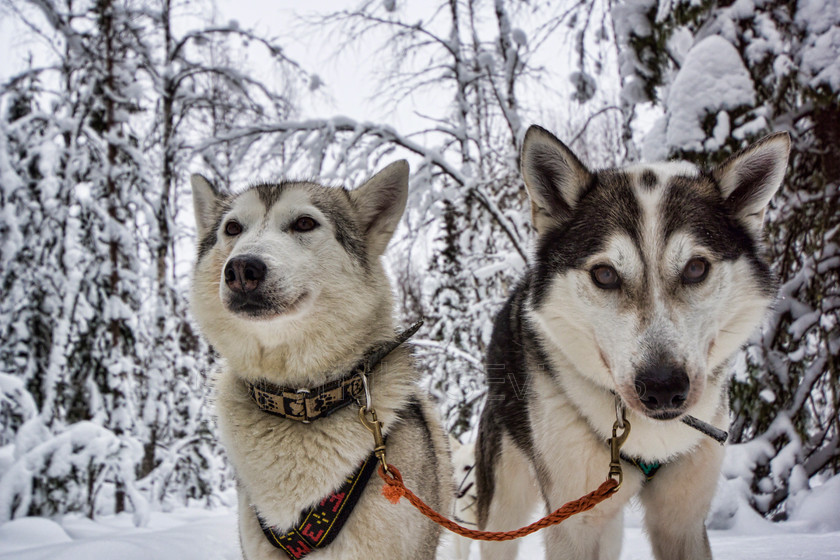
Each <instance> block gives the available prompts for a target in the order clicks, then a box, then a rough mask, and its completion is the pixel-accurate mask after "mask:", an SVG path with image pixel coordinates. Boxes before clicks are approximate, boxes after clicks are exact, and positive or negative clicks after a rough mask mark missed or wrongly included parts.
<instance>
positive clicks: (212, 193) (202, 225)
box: [190, 173, 225, 240]
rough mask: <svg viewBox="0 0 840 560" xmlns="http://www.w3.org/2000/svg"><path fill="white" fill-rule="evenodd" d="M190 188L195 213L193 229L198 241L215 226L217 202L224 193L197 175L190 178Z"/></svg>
mask: <svg viewBox="0 0 840 560" xmlns="http://www.w3.org/2000/svg"><path fill="white" fill-rule="evenodd" d="M190 185H191V186H192V195H193V210H194V212H195V229H196V233H197V234H198V236H197V238H198V239H199V240H201V239H204V237H205V236H206V235H207V234H208V233H210V230H211V229H212V228H213V226H215V225H216V217H217V215H218V213H219V212H218V205H219V202H220V201H221V200H222V199H223V198H224V196H225V195H224V193H222V191H220V190H219V189H217V188H216V187H215V186H213V183H211V182H210V181H209V180H207V179H206V178H204V177H203V176H201V175H199V174H198V173H196V174H194V175H191V176H190Z"/></svg>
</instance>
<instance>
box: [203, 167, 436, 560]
mask: <svg viewBox="0 0 840 560" xmlns="http://www.w3.org/2000/svg"><path fill="white" fill-rule="evenodd" d="M191 182H192V187H193V201H194V206H195V216H196V222H197V230H198V232H197V233H198V243H197V245H198V259H197V262H196V265H195V270H194V277H193V286H192V294H191V309H192V312H193V314H194V316H195V318H196V319H197V321H198V323H199V325H200V327H201V330H202V332H203V334H204V335H205V336H206V337H207V340H208V341H209V342H210V343H211V344H212V345H213V347H214V348H215V349H216V350H217V351H218V353H219V354H220V356H221V358H222V359H221V361H220V366H219V368H218V371H217V372H216V374H215V390H216V397H217V403H216V406H217V411H216V412H217V416H218V425H219V430H220V437H221V440H222V443H223V444H224V446H225V448H226V450H227V453H228V456H229V458H230V461H231V463H232V464H233V467H234V469H235V473H236V477H237V482H238V497H239V534H240V540H241V546H242V552H243V556H244V557H245V558H246V559H247V560H261V559H277V558H282V557H284V555H283V552H281V551H280V550H278V549H277V548H275V547H274V546H272V544H271V543H270V542H269V538H268V536H267V535H266V534H264V531H263V526H265V527H270V528H274V529H277V530H280V531H284V530H286V529H288V528H293V527H295V526H297V524H298V522H299V519H300V518H301V514H302V512H305V511H307V510H308V508H310V507H313V506H315V505H316V504H319V503H321V502H322V500H324V498H325V497H328V496H330V495H331V493H335V492H336V491H337V489H339V488H340V487H341V486H342V484H343V483H344V482H345V479H346V478H347V477H348V476H349V475H351V474H352V473H354V471H357V469H358V467H359V465H360V464H362V463H363V461H365V460H366V459H369V458H370V456H371V452H372V450H373V448H374V440H373V437H372V435H371V432H369V431H368V429H366V427H365V426H364V425H363V424H362V423H361V422H360V418H359V405H358V404H355V403H354V404H353V405H351V406H346V407H344V408H341V409H339V410H335V411H334V413H331V414H329V415H328V416H327V415H324V416H323V417H319V418H317V419H314V420H311V421H306V422H302V421H299V420H296V419H290V418H288V417H283V416H278V415H276V414H274V413H268V412H266V411H264V409H263V408H261V407H260V406H258V402H257V400H255V398H254V393H253V391H252V388H253V387H263V388H265V387H281V388H289V389H288V390H289V391H291V394H292V396H295V395H297V394H301V392H302V391H303V394H305V395H308V393H305V390H309V389H312V388H313V387H321V386H324V385H325V384H326V385H328V384H330V383H332V382H343V381H342V380H343V379H344V378H345V377H347V376H348V375H350V374H351V373H349V372H353V371H354V369H353V368H354V366H355V365H356V364H358V363H359V362H360V361H361V360H363V359H364V356H365V355H366V353H367V352H368V351H369V350H370V349H371V348H372V347H377V345H378V344H380V343H382V342H383V341H388V340H391V339H393V338H394V332H395V331H394V319H393V298H392V294H391V288H390V285H389V282H388V280H387V277H386V275H385V272H384V269H383V267H382V264H381V262H380V256H381V255H382V253H383V252H384V251H385V248H386V246H387V244H388V241H389V240H390V238H391V236H392V234H393V232H394V229H395V228H396V227H397V224H398V222H399V220H400V217H401V216H402V213H403V210H404V207H405V203H406V196H407V190H408V164H407V163H406V162H405V161H400V162H397V163H394V164H392V165H390V166H388V167H387V168H385V169H384V170H382V171H381V172H380V173H379V174H377V175H376V176H374V177H373V178H372V179H370V180H369V181H367V182H366V183H365V184H364V185H362V186H361V187H359V188H357V189H355V190H351V191H348V190H345V189H343V188H329V187H324V186H321V185H318V184H315V183H311V182H283V183H279V184H263V185H258V186H254V187H251V188H248V189H247V190H244V191H243V192H241V193H238V194H231V193H226V192H221V191H220V190H218V189H216V188H215V187H214V186H213V185H212V184H211V183H210V182H209V181H207V180H206V179H204V178H203V177H201V176H198V175H194V176H193V177H192V179H191ZM369 378H370V393H371V398H372V402H373V405H374V406H375V410H376V412H377V415H378V420H379V421H381V422H382V423H383V426H384V427H383V433H384V435H385V437H386V438H387V460H388V462H389V463H391V464H393V465H395V466H396V467H397V468H399V469H400V470H401V471H402V474H403V476H404V478H405V480H406V484H407V485H408V486H409V487H410V488H414V489H419V490H418V491H420V492H421V493H422V494H423V497H424V498H426V499H427V500H429V502H430V503H431V504H432V505H433V507H436V508H438V509H440V510H444V511H445V510H447V509H448V508H449V501H450V496H451V492H452V488H451V487H452V483H451V480H452V475H451V468H450V466H449V451H448V444H447V441H446V438H445V436H444V434H443V431H442V429H441V427H440V425H439V422H438V420H437V419H436V415H435V412H434V410H433V408H431V406H430V405H429V403H428V402H427V399H426V398H425V396H424V394H423V393H422V392H421V391H420V390H419V389H418V386H417V384H416V380H417V374H416V371H415V369H414V368H413V365H412V360H411V356H410V354H409V350H407V349H406V348H405V347H402V346H400V347H398V348H396V349H395V350H393V351H392V352H391V353H390V354H389V355H388V356H387V358H385V359H384V360H383V361H382V362H380V363H379V365H378V366H376V367H375V368H374V369H373V370H372V371H371V372H370V375H369ZM356 389H358V386H356ZM356 397H357V398H358V399H359V400H361V399H362V398H366V397H361V396H359V395H356ZM312 402H314V401H312ZM312 402H310V403H309V404H312ZM361 402H362V403H363V404H364V402H365V401H364V400H362V401H361ZM263 404H264V403H263ZM309 404H307V406H309ZM321 404H323V402H321V403H320V404H319V403H317V402H316V403H315V406H320V405H321ZM381 488H382V481H381V480H380V479H379V478H378V477H377V476H376V475H375V474H374V475H373V477H372V478H371V479H370V481H369V482H368V483H367V486H366V487H365V488H364V491H363V493H361V497H360V498H359V500H358V502H357V503H356V505H355V509H353V510H352V513H351V514H350V516H349V518H348V519H347V521H346V524H345V525H344V527H343V529H342V530H341V532H340V533H339V534H338V536H337V537H336V538H335V540H334V541H332V543H331V544H329V545H328V546H326V547H325V548H321V549H317V550H315V551H314V552H312V555H311V557H312V558H336V559H337V558H343V559H347V558H383V559H385V558H387V559H394V558H427V559H430V558H433V557H434V554H435V549H436V546H437V542H438V537H439V530H438V529H437V528H436V526H434V525H433V524H432V523H431V522H429V521H428V520H427V519H426V518H425V517H422V516H421V515H420V514H419V513H417V512H416V511H415V510H414V509H413V508H412V507H411V505H410V504H409V503H408V502H407V501H406V500H402V501H401V502H400V503H399V504H398V505H396V506H395V505H392V504H391V503H389V502H388V501H387V500H386V499H385V498H383V497H382V496H381V495H380V490H381ZM322 505H323V504H322ZM258 515H259V516H260V517H261V518H262V520H263V525H261V524H260V522H259V520H258V517H257V516H258ZM294 557H297V556H294Z"/></svg>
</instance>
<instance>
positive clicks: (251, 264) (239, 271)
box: [225, 255, 268, 294]
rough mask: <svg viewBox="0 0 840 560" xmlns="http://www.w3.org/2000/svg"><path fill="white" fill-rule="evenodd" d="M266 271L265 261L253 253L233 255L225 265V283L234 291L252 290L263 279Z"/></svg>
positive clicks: (244, 291) (242, 292)
mask: <svg viewBox="0 0 840 560" xmlns="http://www.w3.org/2000/svg"><path fill="white" fill-rule="evenodd" d="M266 271H268V267H267V266H265V263H264V262H262V261H261V260H260V259H258V258H257V257H255V256H253V255H240V256H238V257H233V258H232V259H230V260H229V261H228V263H227V264H226V265H225V283H226V284H227V285H228V287H229V288H230V289H231V290H233V291H234V292H239V293H241V294H245V293H248V292H253V291H254V290H256V289H257V288H258V287H259V285H260V282H262V281H263V279H265V273H266Z"/></svg>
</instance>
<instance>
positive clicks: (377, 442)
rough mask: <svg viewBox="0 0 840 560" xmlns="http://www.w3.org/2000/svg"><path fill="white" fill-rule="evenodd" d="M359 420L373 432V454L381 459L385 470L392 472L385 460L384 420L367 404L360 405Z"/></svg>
mask: <svg viewBox="0 0 840 560" xmlns="http://www.w3.org/2000/svg"><path fill="white" fill-rule="evenodd" d="M368 414H370V418H368ZM359 420H360V421H361V422H362V426H364V427H365V428H367V429H368V431H370V433H371V434H373V445H374V447H373V454H374V455H376V458H377V459H379V462H380V463H381V464H382V468H383V469H384V470H385V472H386V473H389V474H390V471H389V470H388V463H387V461H385V438H383V437H382V422H380V421H379V419H378V418H377V417H376V411H375V410H374V409H373V408H369V407H366V406H363V407H360V408H359Z"/></svg>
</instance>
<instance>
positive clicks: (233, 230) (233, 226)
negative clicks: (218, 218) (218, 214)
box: [225, 220, 242, 237]
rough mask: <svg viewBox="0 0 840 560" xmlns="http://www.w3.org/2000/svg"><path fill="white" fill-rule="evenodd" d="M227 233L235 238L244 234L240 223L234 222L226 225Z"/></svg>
mask: <svg viewBox="0 0 840 560" xmlns="http://www.w3.org/2000/svg"><path fill="white" fill-rule="evenodd" d="M225 233H226V234H228V235H230V236H231V237H233V236H234V235H239V234H240V233H242V225H241V224H240V223H239V222H235V221H233V220H231V221H229V222H228V223H226V224H225Z"/></svg>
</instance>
